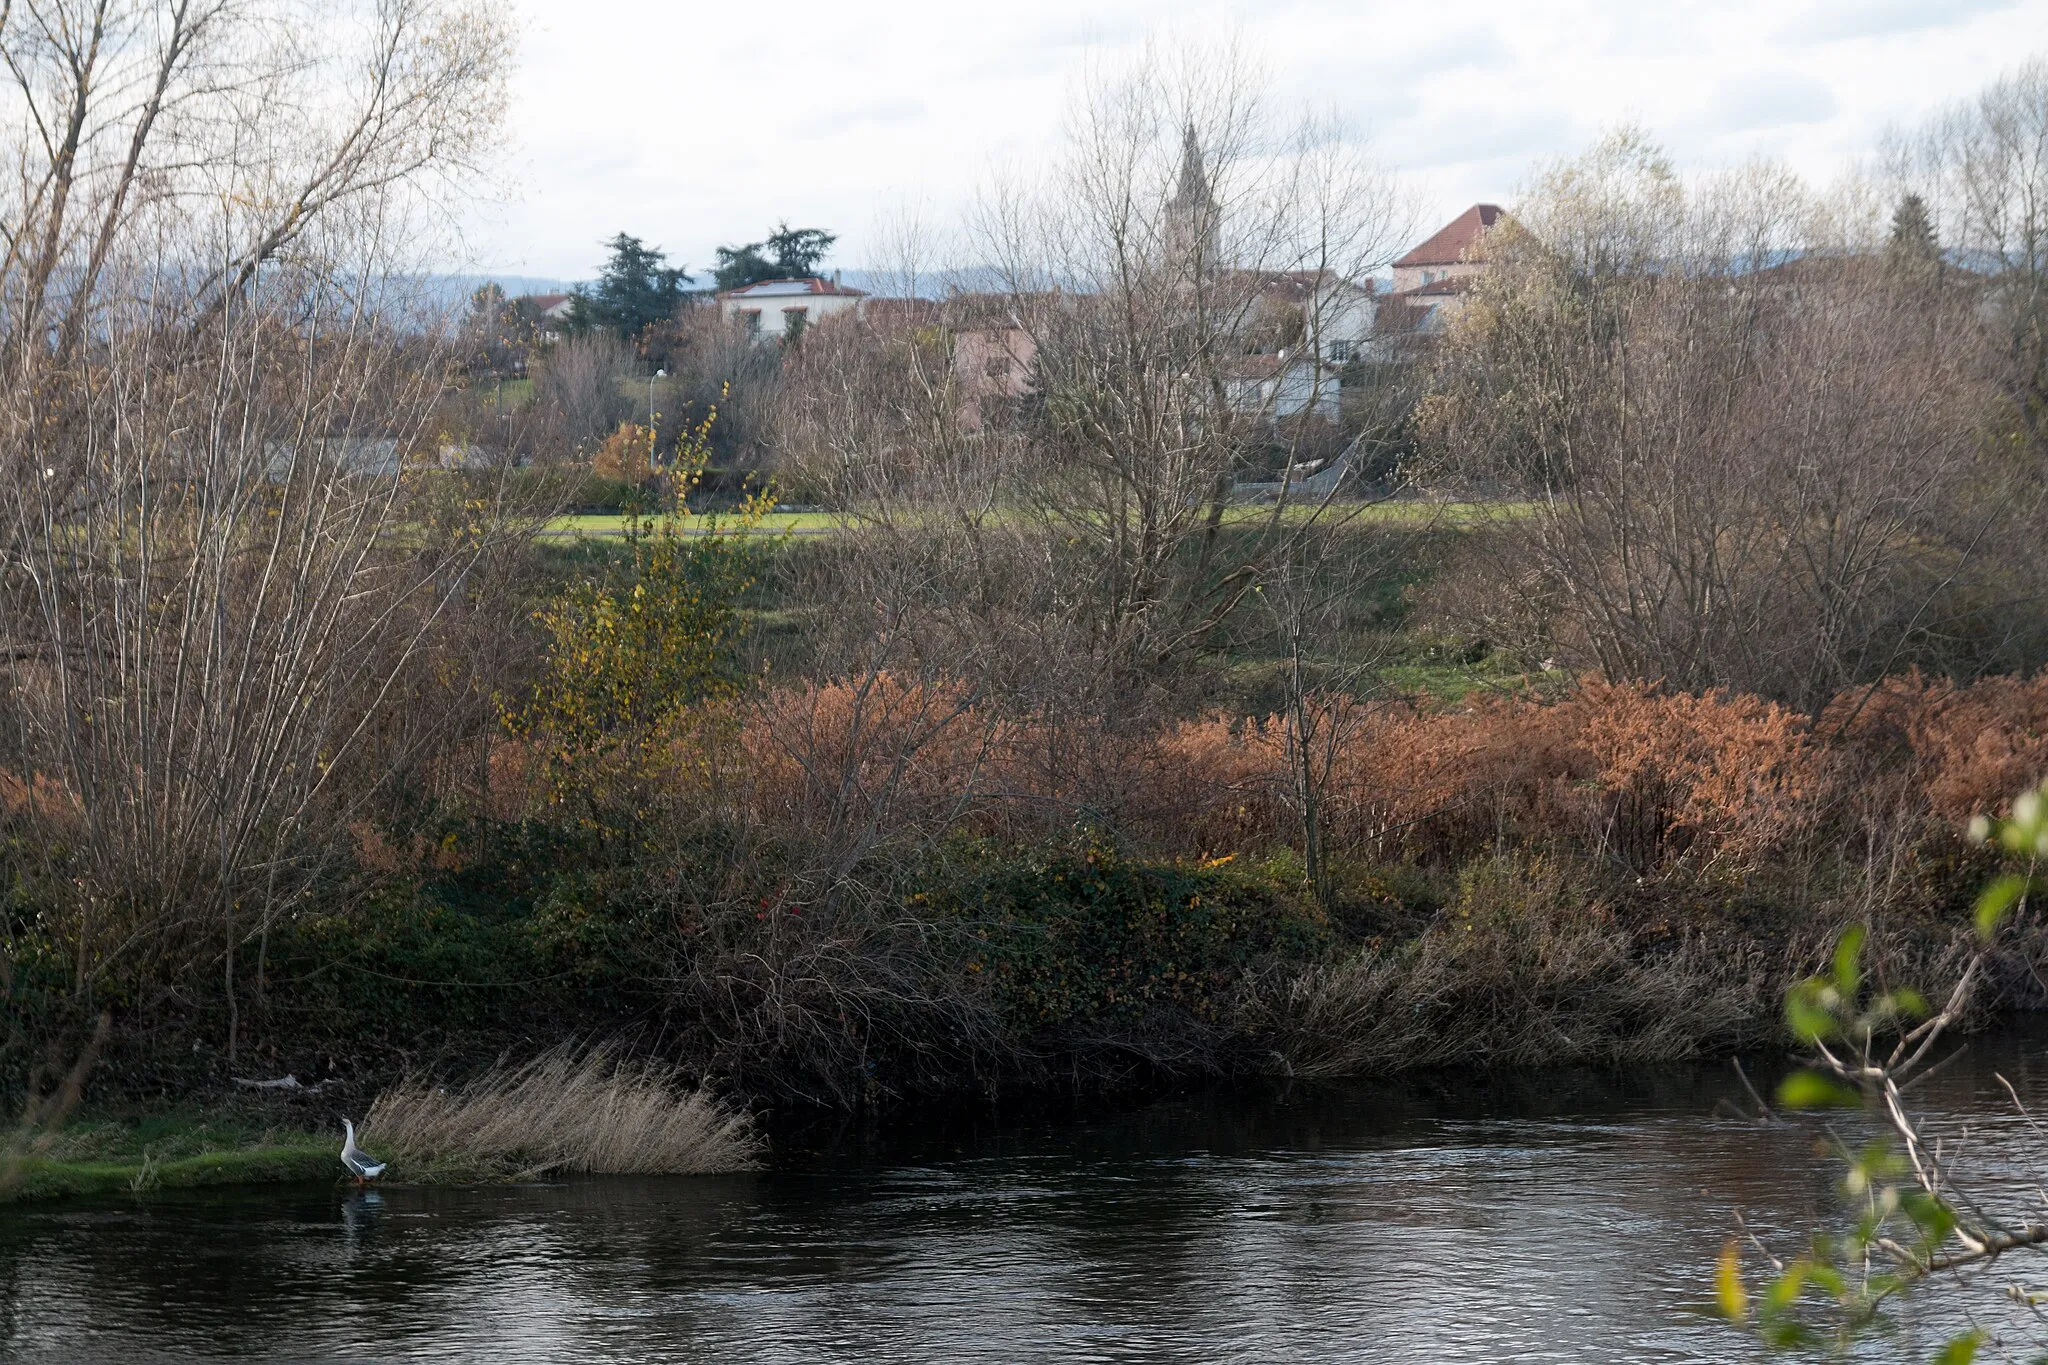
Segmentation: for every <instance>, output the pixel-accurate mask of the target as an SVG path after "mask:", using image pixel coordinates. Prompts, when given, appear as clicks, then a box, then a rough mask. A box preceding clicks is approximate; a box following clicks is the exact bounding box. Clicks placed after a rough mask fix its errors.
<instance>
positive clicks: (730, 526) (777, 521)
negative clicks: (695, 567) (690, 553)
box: [547, 512, 845, 536]
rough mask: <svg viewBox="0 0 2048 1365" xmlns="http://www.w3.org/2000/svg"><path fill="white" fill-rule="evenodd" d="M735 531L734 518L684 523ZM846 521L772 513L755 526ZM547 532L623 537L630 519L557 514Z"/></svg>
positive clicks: (798, 528)
mask: <svg viewBox="0 0 2048 1365" xmlns="http://www.w3.org/2000/svg"><path fill="white" fill-rule="evenodd" d="M714 521H715V522H716V523H717V526H718V529H720V530H724V531H732V530H734V529H735V527H734V523H733V521H732V519H731V518H727V517H719V518H712V517H698V516H691V517H689V518H687V519H686V520H685V521H684V522H683V523H682V528H681V529H682V532H683V534H685V535H693V534H702V533H704V532H705V531H709V530H711V529H712V527H713V523H714ZM844 524H845V519H844V518H843V517H841V516H840V515H839V514H838V513H837V512H770V513H768V514H767V515H765V516H763V517H762V518H761V521H760V524H759V525H758V526H757V527H755V528H754V529H753V531H752V532H751V534H754V535H770V536H772V535H780V534H782V533H783V532H785V531H789V532H794V533H797V534H805V533H815V532H819V531H836V530H838V529H839V528H840V526H842V525H844ZM547 532H548V534H550V535H558V536H622V535H624V534H625V533H626V518H625V517H624V516H622V515H620V514H619V513H616V512H579V513H572V514H571V515H569V516H565V517H556V518H555V519H554V520H553V521H550V522H549V523H548V524H547Z"/></svg>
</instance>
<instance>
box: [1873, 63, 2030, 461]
mask: <svg viewBox="0 0 2048 1365" xmlns="http://www.w3.org/2000/svg"><path fill="white" fill-rule="evenodd" d="M1888 153H1889V155H1888V160H1889V162H1890V169H1891V171H1892V175H1893V179H1894V181H1895V182H1896V183H1897V185H1898V186H1899V188H1900V190H1901V192H1902V193H1904V192H1918V193H1919V194H1920V195H1922V196H1923V197H1924V199H1925V200H1926V202H1927V203H1928V204H1929V205H1930V206H1931V207H1932V209H1933V217H1934V224H1933V226H1934V232H1935V236H1936V238H1937V240H1938V242H1939V243H1940V245H1941V246H1943V247H1945V248H1947V249H1948V254H1949V256H1950V257H1951V258H1952V264H1953V266H1954V268H1955V271H1956V273H1959V274H1963V275H1967V276H1973V277H1976V278H1977V279H1978V280H1980V281H1981V282H1982V284H1983V285H1984V287H1985V306H1986V311H1987V313H1988V314H1989V316H1990V317H1991V319H1992V320H1993V322H1994V325H1995V326H1996V328H1997V331H1998V341H1999V343H2000V350H2001V352H2002V355H2001V359H2002V362H2003V363H2002V364H2001V366H2000V370H1999V379H2000V383H2001V387H2002V388H2003V390H2004V392H2005V394H2006V397H2007V399H2008V401H2009V403H2010V405H2011V409H2012V411H2011V414H2010V416H2011V419H2012V420H2013V421H2015V422H2016V423H2017V424H2018V425H2019V427H2020V429H2021V430H2022V431H2024V432H2025V433H2026V439H2027V441H2028V442H2029V445H2030V447H2031V449H2032V452H2033V454H2034V456H2035V458H2036V459H2037V460H2038V459H2040V458H2042V457H2043V456H2044V455H2048V58H2044V57H2035V58H2034V59H2032V60H2031V61H2028V62H2026V63H2025V64H2023V65H2021V66H2019V67H2018V68H2016V69H2015V70H2013V71H2010V72H2008V73H2006V74H2005V75H2003V76H2001V77H2000V78H1999V79H1998V80H1996V81H1994V82H1992V83H1991V85H1989V86H1988V87H1986V88H1985V90H1984V91H1983V93H1981V94H1980V95H1978V96H1977V97H1976V98H1975V99H1971V100H1966V101H1963V102H1961V103H1959V104H1957V105H1955V106H1954V107H1952V108H1950V109H1948V110H1945V111H1944V112H1942V113H1940V114H1938V115H1936V116H1935V117H1934V118H1933V119H1931V120H1929V121H1928V123H1927V124H1926V125H1925V126H1923V127H1922V128H1920V129H1918V130H1916V131H1914V132H1912V133H1910V134H1907V135H1904V136H1900V137H1896V138H1894V139H1893V141H1892V145H1891V146H1890V147H1889V148H1888Z"/></svg>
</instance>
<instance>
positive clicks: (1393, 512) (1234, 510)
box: [546, 501, 1532, 536]
mask: <svg viewBox="0 0 2048 1365" xmlns="http://www.w3.org/2000/svg"><path fill="white" fill-rule="evenodd" d="M1531 506H1532V504H1529V503H1521V502H1494V503H1480V502H1406V501H1404V502H1383V503H1374V504H1371V505H1369V506H1364V507H1359V506H1355V505H1352V504H1336V505H1333V506H1331V507H1329V508H1326V509H1321V510H1320V514H1321V515H1323V516H1325V517H1328V518H1330V519H1332V520H1344V519H1351V520H1357V521H1366V522H1372V523H1375V524H1381V525H1418V526H1420V525H1429V524H1431V523H1434V524H1437V525H1440V526H1446V527H1465V526H1470V525H1472V524H1474V523H1475V522H1478V521H1480V520H1482V519H1485V518H1488V517H1507V518H1514V517H1518V516H1525V515H1527V514H1528V512H1529V510H1530V508H1531ZM1317 514H1318V509H1316V508H1313V507H1305V506H1293V507H1288V508H1285V509H1283V510H1282V512H1281V520H1282V521H1283V522H1296V521H1302V520H1305V519H1307V518H1308V517H1310V516H1313V515H1317ZM1272 515H1273V509H1272V508H1271V507H1261V506H1257V505H1253V504H1247V505H1243V506H1236V507H1231V508H1228V509H1226V510H1225V512H1224V514H1223V519H1224V522H1225V523H1226V524H1234V525H1250V524H1254V523H1257V522H1259V521H1262V520H1264V519H1266V518H1268V517H1271V516H1272ZM693 520H694V519H693ZM846 522H847V518H846V517H845V515H844V514H842V513H839V512H771V513H769V514H768V515H767V516H765V517H763V518H762V519H761V524H760V526H759V528H758V531H759V533H760V534H763V535H781V534H784V533H788V534H791V535H823V534H827V533H829V532H832V531H836V530H838V529H839V528H840V527H842V526H844V525H846ZM625 523H626V519H625V518H624V517H623V516H621V515H619V514H618V513H616V512H598V513H575V514H571V515H569V516H563V517H557V518H555V519H554V520H553V521H551V522H549V523H548V526H547V531H546V534H548V535H552V536H617V535H622V534H624V532H625ZM701 529H702V530H709V529H710V522H709V521H708V520H707V521H706V522H705V523H703V526H702V528H701ZM699 533H701V532H699Z"/></svg>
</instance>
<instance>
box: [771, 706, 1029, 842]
mask: <svg viewBox="0 0 2048 1365" xmlns="http://www.w3.org/2000/svg"><path fill="white" fill-rule="evenodd" d="M999 728H1000V727H998V726H994V725H993V724H992V719H991V717H989V716H988V715H987V714H985V712H984V711H983V710H982V708H979V707H977V706H975V704H974V699H973V695H972V693H971V692H970V691H969V689H967V688H966V687H965V686H963V685H960V684H955V683H939V684H926V683H918V682H904V681H901V680H898V679H896V678H894V677H892V676H889V675H886V674H884V675H878V676H876V677H873V678H870V679H867V680H864V681H863V682H861V683H852V682H833V683H826V684H821V685H812V686H808V687H802V688H785V689H780V690H777V691H775V692H771V693H769V694H767V695H766V696H764V697H763V698H761V699H760V700H759V702H758V703H757V704H756V705H755V706H754V708H753V710H752V713H751V714H750V715H749V716H748V717H747V720H746V722H745V724H744V725H743V726H742V728H741V731H740V748H741V752H742V754H743V755H744V768H745V773H746V791H745V793H744V797H743V804H744V805H745V807H746V808H747V809H748V810H749V812H750V813H751V814H752V815H754V817H755V818H757V819H759V820H761V821H764V822H766V823H768V824H770V825H772V826H778V827H785V828H791V829H794V830H799V831H802V830H818V829H822V828H826V827H832V826H844V825H846V824H847V823H848V822H874V821H878V820H883V819H890V820H899V821H918V822H921V821H927V820H930V819H934V818H943V817H944V816H945V815H946V814H947V812H948V811H949V810H954V811H957V810H958V808H960V807H962V806H964V805H967V804H971V802H972V801H973V799H974V795H975V793H976V791H977V790H978V788H979V786H980V785H981V781H982V777H983V774H984V771H985V769H986V768H987V766H988V764H989V763H990V761H991V758H992V756H993V754H994V751H995V749H996V748H997V746H998V744H999V743H1000V737H999V735H998V733H996V732H997V731H998V730H999Z"/></svg>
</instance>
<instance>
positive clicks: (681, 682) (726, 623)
mask: <svg viewBox="0 0 2048 1365" xmlns="http://www.w3.org/2000/svg"><path fill="white" fill-rule="evenodd" d="M715 418H716V409H715V408H714V409H713V410H712V411H711V413H709V414H707V415H706V416H705V418H704V420H703V421H702V422H700V423H698V424H697V426H696V427H695V428H693V429H691V430H690V431H688V432H686V433H685V435H684V436H683V438H682V439H681V440H680V441H679V442H678V443H677V449H676V452H675V455H676V457H675V460H674V462H673V463H672V464H671V466H670V482H669V488H668V491H667V492H666V494H665V495H664V496H663V497H662V498H661V500H660V502H659V505H658V506H657V508H656V509H655V510H654V511H652V512H649V513H645V514H642V513H633V514H630V515H628V517H627V518H626V523H625V542H626V553H625V556H624V563H623V565H622V566H621V567H620V569H619V571H618V572H617V573H616V574H613V575H609V576H607V577H606V578H604V579H602V580H597V579H592V580H586V581H584V582H581V583H578V584H576V585H574V586H573V587H571V588H569V589H568V590H567V591H565V592H563V593H561V594H560V595H558V596H557V597H555V598H554V599H553V600H551V601H550V602H548V603H547V604H546V605H545V606H544V607H542V608H541V610H540V611H539V612H538V613H536V619H537V620H538V621H539V622H540V625H541V628H542V629H543V630H544V631H545V632H546V634H547V637H548V650H547V661H546V665H545V667H544V669H543V671H542V674H541V678H540V680H539V682H538V683H537V684H536V685H535V687H534V689H533V692H532V695H531V696H530V697H529V698H528V699H527V702H526V704H525V705H524V706H523V707H519V708H517V709H508V710H507V711H506V713H505V721H506V726H507V728H508V729H509V730H510V731H511V733H512V734H513V736H514V737H515V738H518V739H520V740H523V741H525V742H526V743H527V744H528V745H529V746H530V748H531V752H532V756H533V758H534V759H535V760H536V775H537V777H538V778H539V785H540V794H541V795H542V797H543V799H545V800H546V801H547V802H548V803H549V804H550V805H552V806H558V807H565V808H569V809H573V810H575V811H576V812H577V815H578V818H579V819H581V820H583V821H584V822H585V823H586V824H587V825H588V826H589V827H590V828H591V829H592V830H593V832H595V833H596V834H597V835H598V836H599V837H600V838H601V839H608V838H610V837H612V836H614V835H617V834H620V833H624V832H628V831H630V830H631V829H633V828H635V827H636V826H637V825H638V823H639V822H640V820H641V819H642V818H643V817H644V816H645V815H646V813H647V811H648V808H649V806H650V804H651V803H652V802H654V801H655V800H656V799H658V797H659V795H660V792H661V790H662V789H663V788H664V787H667V788H669V789H672V788H673V787H674V786H675V785H676V784H678V783H681V782H682V781H684V780H686V779H687V778H689V777H691V776H693V775H698V774H701V773H702V772H704V771H705V770H706V768H707V767H708V763H709V759H710V756H711V754H712V752H713V750H714V749H715V746H716V744H717V743H718V741H719V739H720V737H721V735H722V734H723V733H724V730H725V727H726V725H727V722H728V719H729V712H730V703H731V702H732V701H733V700H734V699H736V698H737V697H738V696H739V694H740V692H741V691H742V690H743V689H744V687H745V686H746V681H747V673H746V668H745V664H744V662H743V660H742V658H741V654H740V648H739V646H740V642H741V640H742V639H743V638H744V635H745V631H746V621H745V618H744V616H743V614H742V612H741V610H740V605H739V599H740V595H741V594H742V593H743V592H745V591H746V589H747V588H748V587H749V586H750V585H751V584H752V582H753V579H754V574H755V568H756V563H757V545H758V543H757V542H756V541H754V540H753V539H752V537H751V533H753V532H755V531H756V530H757V529H758V528H759V525H760V522H761V517H762V515H763V513H765V512H766V511H767V510H768V508H769V506H770V496H769V494H768V493H767V492H766V491H763V492H761V493H759V494H757V495H755V496H753V497H750V498H748V499H746V500H745V501H743V502H742V503H741V504H740V506H739V507H738V508H737V510H735V511H733V512H731V513H729V514H727V515H725V516H722V517H721V516H707V515H699V514H694V513H692V512H691V511H690V509H689V507H688V495H689V493H690V492H691V491H692V490H693V489H694V488H695V487H696V486H697V483H698V481H699V479H701V477H702V475H703V471H704V467H705V462H706V458H707V452H708V449H709V439H708V438H709V435H710V430H711V424H712V422H713V420H715ZM642 448H643V449H644V444H643V447H642Z"/></svg>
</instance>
